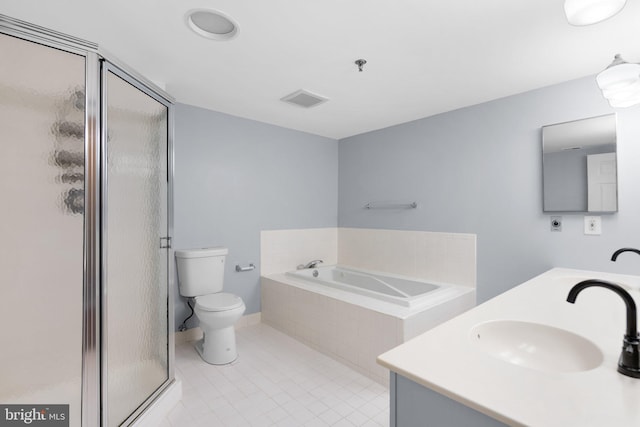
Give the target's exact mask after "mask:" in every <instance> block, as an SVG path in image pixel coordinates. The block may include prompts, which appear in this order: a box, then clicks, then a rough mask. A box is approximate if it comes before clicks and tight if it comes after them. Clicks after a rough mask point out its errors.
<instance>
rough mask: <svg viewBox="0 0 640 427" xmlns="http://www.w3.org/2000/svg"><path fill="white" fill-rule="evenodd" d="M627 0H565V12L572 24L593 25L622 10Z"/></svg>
mask: <svg viewBox="0 0 640 427" xmlns="http://www.w3.org/2000/svg"><path fill="white" fill-rule="evenodd" d="M626 2H627V0H565V2H564V13H565V14H566V15H567V21H569V24H571V25H578V26H582V25H591V24H595V23H597V22H600V21H604V20H605V19H608V18H611V17H612V16H613V15H615V14H616V13H618V12H620V11H621V10H622V8H623V7H624V5H625V3H626Z"/></svg>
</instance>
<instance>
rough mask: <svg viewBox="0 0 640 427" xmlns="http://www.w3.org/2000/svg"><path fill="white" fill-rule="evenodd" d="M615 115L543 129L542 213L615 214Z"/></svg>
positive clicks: (616, 182)
mask: <svg viewBox="0 0 640 427" xmlns="http://www.w3.org/2000/svg"><path fill="white" fill-rule="evenodd" d="M617 169H618V168H617V161H616V115H615V114H608V115H605V116H599V117H592V118H588V119H583V120H576V121H572V122H566V123H558V124H554V125H549V126H543V127H542V177H543V185H542V187H543V211H544V212H600V213H607V212H616V211H617V210H618V172H617Z"/></svg>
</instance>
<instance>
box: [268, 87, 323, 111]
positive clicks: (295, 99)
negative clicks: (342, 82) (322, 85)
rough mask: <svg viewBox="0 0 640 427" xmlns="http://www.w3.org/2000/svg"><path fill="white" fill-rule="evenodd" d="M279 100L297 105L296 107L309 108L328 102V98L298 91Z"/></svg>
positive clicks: (301, 90)
mask: <svg viewBox="0 0 640 427" xmlns="http://www.w3.org/2000/svg"><path fill="white" fill-rule="evenodd" d="M280 100H281V101H284V102H288V103H290V104H294V105H297V106H298V107H304V108H311V107H315V106H316V105H320V104H322V103H323V102H326V101H328V100H329V98H325V97H323V96H320V95H316V94H315V93H311V92H307V91H306V90H303V89H300V90H297V91H295V92H293V93H291V94H289V95H287V96H285V97H284V98H280Z"/></svg>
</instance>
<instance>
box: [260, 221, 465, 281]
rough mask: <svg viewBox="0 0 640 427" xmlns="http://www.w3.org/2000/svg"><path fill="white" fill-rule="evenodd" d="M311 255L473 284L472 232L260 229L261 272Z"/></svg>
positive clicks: (288, 266) (293, 264)
mask: <svg viewBox="0 0 640 427" xmlns="http://www.w3.org/2000/svg"><path fill="white" fill-rule="evenodd" d="M314 259H321V260H323V261H324V264H325V265H333V264H341V265H349V266H352V267H356V268H362V269H365V270H374V271H383V272H386V273H394V274H400V275H403V276H408V277H414V278H418V279H422V280H426V281H436V282H445V283H455V284H457V285H463V286H471V287H475V286H476V235H475V234H466V233H440V232H430V231H406V230H379V229H369V228H343V227H340V228H334V227H329V228H310V229H300V230H265V231H262V232H261V236H260V274H261V275H262V276H269V275H270V274H273V273H284V272H286V271H291V270H295V268H296V266H298V265H300V264H305V263H307V262H309V261H311V260H314Z"/></svg>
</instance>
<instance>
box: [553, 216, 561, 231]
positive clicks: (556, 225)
mask: <svg viewBox="0 0 640 427" xmlns="http://www.w3.org/2000/svg"><path fill="white" fill-rule="evenodd" d="M551 231H562V217H561V216H552V217H551Z"/></svg>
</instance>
